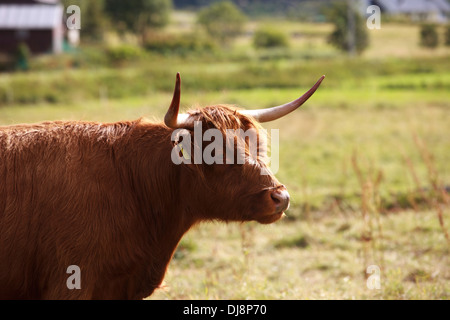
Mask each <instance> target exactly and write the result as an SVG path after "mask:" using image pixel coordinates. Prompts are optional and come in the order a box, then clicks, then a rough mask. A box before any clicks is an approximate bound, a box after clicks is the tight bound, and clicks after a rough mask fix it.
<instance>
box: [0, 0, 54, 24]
mask: <svg viewBox="0 0 450 320" xmlns="http://www.w3.org/2000/svg"><path fill="white" fill-rule="evenodd" d="M62 18H63V7H62V6H61V5H41V4H36V5H0V29H53V28H55V27H57V26H59V25H61V24H62Z"/></svg>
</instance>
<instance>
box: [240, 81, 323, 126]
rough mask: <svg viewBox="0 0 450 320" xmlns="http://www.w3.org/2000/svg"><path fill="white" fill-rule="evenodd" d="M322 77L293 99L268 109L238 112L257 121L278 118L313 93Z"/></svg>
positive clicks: (303, 101) (295, 107) (296, 106)
mask: <svg viewBox="0 0 450 320" xmlns="http://www.w3.org/2000/svg"><path fill="white" fill-rule="evenodd" d="M324 78H325V76H321V77H320V79H319V80H318V81H317V82H316V84H315V85H314V86H313V87H312V88H311V89H309V90H308V91H307V92H306V93H305V94H304V95H302V96H301V97H300V98H298V99H296V100H294V101H291V102H288V103H286V104H283V105H281V106H277V107H272V108H268V109H258V110H241V111H239V112H240V113H241V114H244V115H246V116H252V117H253V118H255V119H256V120H257V121H259V122H269V121H273V120H276V119H279V118H281V117H284V116H285V115H287V114H288V113H290V112H292V111H294V110H295V109H297V108H298V107H300V106H301V105H302V104H304V103H305V102H306V100H308V99H309V98H310V97H311V96H312V95H313V94H314V92H316V90H317V88H319V86H320V84H321V83H322V80H323V79H324Z"/></svg>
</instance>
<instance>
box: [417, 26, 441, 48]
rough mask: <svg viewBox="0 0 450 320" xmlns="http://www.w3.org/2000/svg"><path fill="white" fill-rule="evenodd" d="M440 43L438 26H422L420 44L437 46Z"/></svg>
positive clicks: (429, 46)
mask: <svg viewBox="0 0 450 320" xmlns="http://www.w3.org/2000/svg"><path fill="white" fill-rule="evenodd" d="M438 44H439V39H438V33H437V30H436V26H435V25H433V24H424V25H422V27H421V28H420V45H421V46H422V47H425V48H436V47H437V46H438Z"/></svg>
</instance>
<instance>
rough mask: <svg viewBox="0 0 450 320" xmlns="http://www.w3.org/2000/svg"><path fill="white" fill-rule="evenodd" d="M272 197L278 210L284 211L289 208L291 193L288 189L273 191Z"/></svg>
mask: <svg viewBox="0 0 450 320" xmlns="http://www.w3.org/2000/svg"><path fill="white" fill-rule="evenodd" d="M270 197H271V198H272V200H273V202H274V203H275V207H276V211H277V212H282V211H285V210H287V209H288V208H289V193H288V192H287V191H286V190H276V191H273V192H272V193H271V194H270Z"/></svg>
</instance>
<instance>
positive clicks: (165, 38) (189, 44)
mask: <svg viewBox="0 0 450 320" xmlns="http://www.w3.org/2000/svg"><path fill="white" fill-rule="evenodd" d="M144 48H145V49H146V50H148V51H151V52H155V53H159V54H163V55H180V56H186V55H189V54H201V53H210V52H213V51H214V50H215V49H216V45H215V43H214V41H212V40H211V39H209V38H207V37H202V36H200V35H196V34H182V35H167V34H152V35H151V36H148V37H147V38H146V39H145V41H144Z"/></svg>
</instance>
